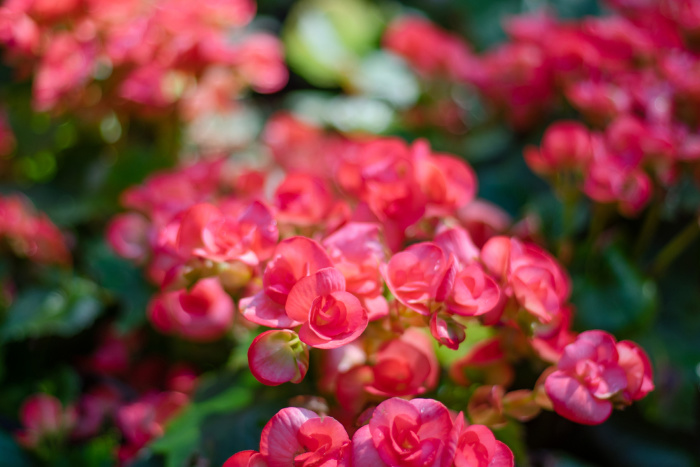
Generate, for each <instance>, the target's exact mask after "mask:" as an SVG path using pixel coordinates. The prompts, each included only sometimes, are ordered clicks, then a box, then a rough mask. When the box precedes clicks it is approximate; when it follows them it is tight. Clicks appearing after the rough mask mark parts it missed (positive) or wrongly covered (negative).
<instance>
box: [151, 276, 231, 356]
mask: <svg viewBox="0 0 700 467" xmlns="http://www.w3.org/2000/svg"><path fill="white" fill-rule="evenodd" d="M233 313H234V305H233V300H232V299H231V297H230V296H229V295H228V294H227V293H226V292H225V291H224V289H223V288H222V287H221V285H220V284H219V280H218V279H216V278H209V279H202V280H200V281H198V282H197V283H196V284H195V285H194V287H192V288H191V289H190V290H189V291H187V290H180V291H176V292H163V293H161V294H160V295H157V296H156V297H154V298H153V299H152V300H151V303H150V304H149V307H148V318H149V319H150V320H151V323H152V324H153V326H154V327H156V328H157V329H158V330H159V331H161V332H164V333H168V334H175V335H178V336H180V337H182V338H183V339H188V340H192V341H198V342H206V341H213V340H216V339H219V338H220V337H222V336H223V335H224V334H225V333H226V331H228V329H229V328H230V327H231V324H232V323H233Z"/></svg>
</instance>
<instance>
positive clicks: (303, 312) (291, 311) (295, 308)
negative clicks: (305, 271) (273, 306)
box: [284, 267, 345, 323]
mask: <svg viewBox="0 0 700 467" xmlns="http://www.w3.org/2000/svg"><path fill="white" fill-rule="evenodd" d="M341 290H345V278H344V277H343V275H342V274H341V273H340V271H338V270H337V269H335V268H332V267H331V268H323V269H319V270H318V271H316V272H315V273H314V274H312V275H310V276H307V277H303V278H302V279H300V280H299V281H298V282H297V283H296V284H295V285H294V287H292V290H290V292H289V296H288V297H287V303H286V304H285V307H284V308H285V311H286V312H287V315H288V316H289V317H290V318H292V319H294V320H297V321H299V322H302V323H303V322H305V321H307V320H308V319H309V312H310V311H311V305H312V304H313V302H314V300H315V299H316V298H317V297H319V296H322V295H330V294H331V293H332V292H337V291H341Z"/></svg>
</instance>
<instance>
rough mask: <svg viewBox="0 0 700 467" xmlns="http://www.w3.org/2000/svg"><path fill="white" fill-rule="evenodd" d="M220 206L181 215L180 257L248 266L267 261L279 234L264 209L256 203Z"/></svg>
mask: <svg viewBox="0 0 700 467" xmlns="http://www.w3.org/2000/svg"><path fill="white" fill-rule="evenodd" d="M220 206H221V208H220V207H217V206H214V205H213V204H208V203H200V204H196V205H194V206H192V207H190V208H189V209H188V210H187V211H185V213H184V214H183V216H182V219H181V221H180V228H179V230H178V234H177V247H178V250H179V253H180V255H182V256H183V257H184V258H190V257H193V256H195V257H200V258H205V259H210V260H212V261H234V260H236V261H241V262H242V263H245V264H248V265H250V266H256V265H257V264H258V263H259V262H260V261H263V260H265V259H267V258H269V257H270V256H271V255H272V252H273V250H274V248H275V246H276V245H277V238H278V237H279V233H278V231H277V225H276V222H275V219H274V217H273V215H272V212H271V211H270V210H269V209H268V208H267V206H265V205H264V204H262V203H260V202H258V201H254V202H253V203H251V204H249V205H247V206H246V205H244V204H242V203H225V202H222V203H221V204H220Z"/></svg>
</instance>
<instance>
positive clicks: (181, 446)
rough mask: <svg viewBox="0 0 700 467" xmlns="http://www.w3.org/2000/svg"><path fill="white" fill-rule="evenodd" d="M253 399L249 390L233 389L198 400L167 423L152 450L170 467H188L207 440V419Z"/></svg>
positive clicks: (237, 407)
mask: <svg viewBox="0 0 700 467" xmlns="http://www.w3.org/2000/svg"><path fill="white" fill-rule="evenodd" d="M205 387H206V382H205ZM252 400H253V394H252V392H251V390H250V389H248V388H243V387H238V386H233V387H230V388H228V389H226V390H224V391H222V392H220V393H219V394H217V395H215V396H213V397H211V398H208V399H205V400H203V401H199V402H197V401H195V402H193V403H192V404H190V405H189V406H188V407H187V408H186V409H185V410H184V411H183V412H182V413H181V414H180V415H178V416H177V417H176V418H175V419H174V420H172V421H171V422H170V423H169V424H168V427H167V430H166V432H165V436H163V437H162V438H160V439H158V440H156V441H155V442H153V443H152V444H151V446H150V448H151V450H152V451H153V452H155V453H157V454H162V455H164V456H165V462H166V466H168V467H178V466H182V465H185V463H186V462H187V460H188V459H189V458H190V457H191V456H192V455H193V454H195V453H196V452H198V451H199V450H200V449H201V446H200V445H201V443H202V442H203V441H205V440H203V439H202V437H201V432H202V426H203V424H204V423H205V421H206V419H207V417H209V416H211V415H215V414H221V413H227V412H234V411H236V410H237V409H240V408H242V407H245V406H246V405H248V404H249V403H250V402H251V401H252Z"/></svg>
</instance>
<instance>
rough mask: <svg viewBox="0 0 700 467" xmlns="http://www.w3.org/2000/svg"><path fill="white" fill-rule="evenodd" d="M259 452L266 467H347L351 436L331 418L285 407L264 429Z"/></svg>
mask: <svg viewBox="0 0 700 467" xmlns="http://www.w3.org/2000/svg"><path fill="white" fill-rule="evenodd" d="M260 454H261V455H262V456H263V457H265V460H266V461H267V464H268V466H269V467H287V466H290V465H295V466H301V467H312V466H320V465H327V466H338V467H340V466H347V465H349V459H350V438H349V437H348V434H347V432H346V431H345V428H343V425H341V424H340V423H339V422H338V421H337V420H335V419H334V418H332V417H319V416H318V415H317V414H316V413H315V412H312V411H310V410H306V409H302V408H297V407H288V408H286V409H282V410H280V411H279V412H278V413H277V414H276V415H275V416H274V417H272V419H271V420H270V421H269V422H267V424H266V425H265V428H263V431H262V435H261V436H260Z"/></svg>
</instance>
